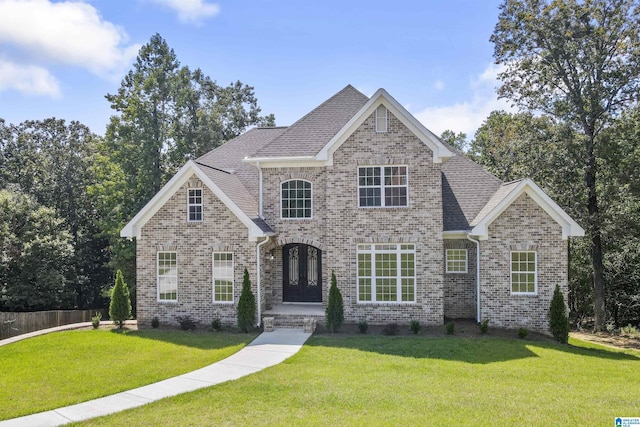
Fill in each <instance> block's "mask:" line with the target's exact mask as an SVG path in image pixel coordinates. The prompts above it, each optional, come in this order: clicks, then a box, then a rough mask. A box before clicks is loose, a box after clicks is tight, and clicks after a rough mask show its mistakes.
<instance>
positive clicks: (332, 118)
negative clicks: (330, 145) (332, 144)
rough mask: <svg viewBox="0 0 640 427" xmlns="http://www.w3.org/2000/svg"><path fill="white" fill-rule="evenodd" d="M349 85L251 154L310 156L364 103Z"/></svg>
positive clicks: (361, 97)
mask: <svg viewBox="0 0 640 427" xmlns="http://www.w3.org/2000/svg"><path fill="white" fill-rule="evenodd" d="M368 100H369V98H367V97H366V96H365V95H363V94H362V93H361V92H360V91H358V90H357V89H356V88H354V87H353V86H351V85H347V86H346V87H345V88H344V89H342V90H341V91H340V92H338V93H336V94H335V95H333V96H332V97H331V98H329V99H328V100H326V101H325V102H323V103H322V104H320V106H318V107H317V108H315V109H314V110H313V111H311V112H310V113H309V114H307V115H306V116H304V117H303V118H301V119H300V120H298V121H297V122H295V123H294V124H292V125H291V126H289V128H287V130H286V131H285V132H283V133H282V134H281V135H279V136H278V137H276V138H274V139H273V140H272V141H271V142H269V143H268V144H266V145H265V146H264V147H263V148H261V149H260V150H258V151H257V152H256V153H255V155H254V156H255V157H295V156H313V155H315V154H317V153H318V152H319V151H320V150H321V149H322V148H323V147H324V146H325V144H326V143H327V142H329V141H330V140H331V138H333V137H334V136H335V135H336V134H337V133H338V131H340V129H342V127H343V126H344V125H345V124H347V122H348V121H349V120H350V119H351V118H352V117H353V116H354V115H355V114H356V113H357V112H358V111H360V109H361V108H362V107H363V106H364V104H366V103H367V101H368Z"/></svg>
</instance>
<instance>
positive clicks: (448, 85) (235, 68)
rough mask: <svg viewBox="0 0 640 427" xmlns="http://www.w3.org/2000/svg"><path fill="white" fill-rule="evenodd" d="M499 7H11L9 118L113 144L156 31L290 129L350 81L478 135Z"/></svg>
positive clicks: (263, 3) (490, 99) (104, 1)
mask: <svg viewBox="0 0 640 427" xmlns="http://www.w3.org/2000/svg"><path fill="white" fill-rule="evenodd" d="M500 3H501V1H500V0H481V1H479V0H449V1H443V0H421V1H408V0H406V1H405V0H396V1H388V0H387V1H378V0H369V1H366V2H365V1H347V0H342V1H332V0H325V1H304V0H303V1H300V0H298V1H286V0H281V1H277V0H253V1H242V0H240V1H217V2H213V1H209V0H92V1H84V2H82V1H51V0H0V118H4V119H5V120H6V121H7V122H10V123H19V122H21V121H23V120H29V119H34V120H36V119H37V120H40V119H44V118H47V117H56V118H63V119H66V120H78V121H80V122H82V123H84V124H86V125H87V126H89V127H90V128H91V130H92V131H94V132H95V133H97V134H101V135H102V134H104V130H105V126H106V124H107V122H108V121H109V117H110V116H111V115H112V114H113V111H112V110H111V109H110V107H109V104H108V102H107V101H106V99H105V98H104V95H106V94H107V93H115V92H116V91H117V89H118V87H119V86H120V81H121V80H122V78H123V76H124V75H125V73H126V72H127V70H129V69H130V67H131V64H132V61H133V60H134V59H135V56H136V53H137V50H138V49H139V47H140V46H141V45H142V44H145V43H147V42H148V41H149V39H150V38H151V36H152V35H153V34H155V33H159V34H160V35H161V36H162V37H163V38H164V39H165V40H166V41H167V43H168V44H169V46H170V47H171V48H173V49H174V51H175V53H176V55H177V58H178V60H179V61H180V63H181V64H182V65H187V66H189V67H190V68H192V69H194V68H201V69H202V70H203V72H204V73H205V74H206V75H209V76H210V77H211V78H213V79H214V80H216V81H217V82H218V83H219V84H224V85H226V84H229V83H230V82H232V81H236V80H240V81H242V82H243V83H245V84H249V85H251V86H253V87H254V88H255V93H256V96H257V98H258V101H259V105H260V106H261V107H262V110H263V112H264V113H274V114H275V116H276V123H277V124H278V125H289V124H291V123H293V122H294V121H295V120H297V119H298V118H300V117H301V116H302V115H304V114H306V113H307V112H308V111H310V110H311V109H312V108H314V107H315V106H317V105H318V104H320V103H321V102H322V101H324V100H325V99H327V98H328V97H330V96H331V95H333V94H334V93H336V92H338V91H339V90H340V89H342V88H343V87H344V86H346V85H347V84H352V85H353V86H355V87H356V88H357V89H359V90H360V91H362V92H363V93H365V94H366V95H368V96H370V95H372V94H373V93H374V92H375V91H376V89H378V88H380V87H384V88H385V89H386V90H387V91H388V92H389V93H390V94H391V95H392V96H393V97H394V98H396V100H398V102H400V103H401V104H402V105H404V106H405V107H406V108H407V109H408V110H409V111H410V112H411V113H412V114H414V115H415V116H416V117H417V118H418V119H419V120H420V121H421V122H422V123H423V124H424V125H425V126H426V127H427V128H429V129H431V130H432V131H434V132H436V133H438V134H439V133H441V132H442V131H443V130H445V129H452V130H454V131H456V132H465V133H467V134H468V135H469V136H472V135H473V133H474V132H475V130H476V129H477V127H478V126H479V125H480V124H481V123H482V121H483V120H484V119H485V118H486V117H487V116H488V114H489V112H491V111H492V110H495V109H506V108H508V104H507V103H506V102H505V101H499V100H497V99H496V95H495V88H496V87H497V85H498V82H497V80H496V73H497V71H498V69H497V68H496V66H494V65H493V57H492V53H493V46H492V44H491V43H490V42H489V37H490V36H491V33H492V31H493V28H494V26H495V23H496V21H497V18H498V6H499V4H500Z"/></svg>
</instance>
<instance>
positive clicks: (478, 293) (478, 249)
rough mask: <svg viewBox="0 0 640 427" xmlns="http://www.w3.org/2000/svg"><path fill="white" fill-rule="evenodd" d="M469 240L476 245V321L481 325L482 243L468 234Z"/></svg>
mask: <svg viewBox="0 0 640 427" xmlns="http://www.w3.org/2000/svg"><path fill="white" fill-rule="evenodd" d="M467 240H469V241H471V242H473V243H475V244H476V305H477V307H476V321H477V322H478V323H480V322H481V321H482V319H480V241H479V240H475V239H472V238H471V236H469V235H468V234H467Z"/></svg>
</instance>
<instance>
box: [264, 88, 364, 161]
mask: <svg viewBox="0 0 640 427" xmlns="http://www.w3.org/2000/svg"><path fill="white" fill-rule="evenodd" d="M348 89H350V90H354V91H356V92H357V93H358V94H359V95H362V97H364V98H365V99H367V100H368V99H369V97H368V96H367V95H365V94H363V93H362V92H360V91H359V90H358V89H356V88H355V87H353V86H352V85H351V84H347V85H346V86H345V87H343V88H342V89H340V91H338V92H336V93H335V94H333V95H332V96H331V97H329V98H328V99H326V100H325V101H324V102H323V103H322V104H320V105H318V106H317V107H315V108H313V109H312V110H311V111H309V112H308V113H307V114H305V115H304V116H302V117H301V118H299V119H298V120H296V121H295V122H293V124H291V125H289V126H286V128H287V130H285V131H284V132H282V133H281V134H280V135H278V137H277V138H275V139H273V140H272V141H270V142H269V143H268V144H265V146H264V147H262V148H261V150H263V149H264V148H266V147H268V146H269V145H271V144H272V143H273V142H274V141H276V140H278V139H280V138H282V137H283V136H285V135H286V134H287V133H289V132H290V131H291V130H292V129H295V127H296V125H297V124H298V123H301V122H303V121H304V120H305V119H307V118H308V117H309V116H311V115H312V114H314V113H315V112H316V111H318V110H319V109H320V108H322V107H324V106H325V105H326V104H328V103H329V102H331V101H333V99H334V98H337V97H338V96H339V95H341V94H343V93H344V92H346V91H347V90H348Z"/></svg>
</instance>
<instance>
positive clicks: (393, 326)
mask: <svg viewBox="0 0 640 427" xmlns="http://www.w3.org/2000/svg"><path fill="white" fill-rule="evenodd" d="M399 329H400V328H399V327H398V324H397V323H395V322H393V323H389V324H388V325H387V326H385V327H384V329H382V333H383V334H385V335H398V330H399Z"/></svg>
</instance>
